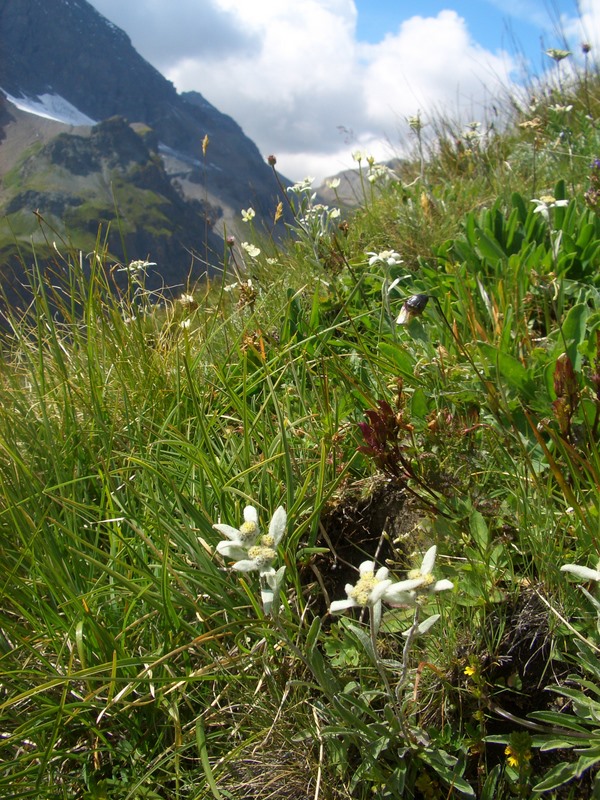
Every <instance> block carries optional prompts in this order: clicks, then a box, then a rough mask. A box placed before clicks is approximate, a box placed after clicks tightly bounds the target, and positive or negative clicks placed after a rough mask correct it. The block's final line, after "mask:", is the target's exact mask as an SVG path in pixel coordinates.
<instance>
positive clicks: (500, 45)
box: [355, 0, 577, 72]
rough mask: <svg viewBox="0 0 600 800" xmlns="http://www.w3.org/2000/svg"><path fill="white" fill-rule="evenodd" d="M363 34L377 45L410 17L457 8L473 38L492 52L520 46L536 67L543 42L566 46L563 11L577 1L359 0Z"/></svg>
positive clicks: (574, 8)
mask: <svg viewBox="0 0 600 800" xmlns="http://www.w3.org/2000/svg"><path fill="white" fill-rule="evenodd" d="M355 5H356V8H357V10H358V24H357V37H358V38H359V39H361V40H362V41H365V42H371V43H376V42H378V41H381V39H382V38H383V37H384V36H385V35H386V33H388V32H390V31H391V30H396V29H397V28H398V27H399V26H400V25H401V24H402V22H403V21H404V20H406V19H407V18H409V17H411V16H413V15H415V14H418V15H420V16H422V17H435V16H436V15H437V14H439V12H440V11H442V10H444V9H452V10H454V11H456V12H457V13H458V14H459V15H460V16H461V17H464V19H465V20H466V22H467V24H468V27H469V31H470V33H471V35H472V36H473V38H474V39H475V40H476V41H477V42H479V43H480V44H481V45H483V46H484V47H485V48H487V49H489V50H492V51H494V50H499V49H504V50H509V51H513V50H514V49H515V48H517V49H518V50H519V51H522V52H523V53H524V54H525V55H526V56H527V58H528V60H529V63H530V65H531V67H532V69H533V70H534V71H536V72H538V71H539V70H540V69H543V66H544V58H543V53H542V48H541V40H543V42H544V45H545V47H560V46H562V37H561V31H560V18H561V15H566V16H571V17H574V16H576V14H577V3H576V1H575V0H547V1H545V0H450V2H440V1H439V0H420V2H419V3H418V4H416V3H414V2H412V1H411V0H355Z"/></svg>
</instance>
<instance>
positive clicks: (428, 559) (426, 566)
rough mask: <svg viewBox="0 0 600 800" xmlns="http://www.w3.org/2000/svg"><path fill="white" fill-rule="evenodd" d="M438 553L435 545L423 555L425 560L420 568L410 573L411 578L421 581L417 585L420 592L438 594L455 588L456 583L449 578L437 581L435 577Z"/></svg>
mask: <svg viewBox="0 0 600 800" xmlns="http://www.w3.org/2000/svg"><path fill="white" fill-rule="evenodd" d="M436 555H437V547H436V546H435V545H433V547H430V548H429V550H428V551H427V552H426V553H425V555H424V556H423V561H422V563H421V567H420V568H419V569H413V570H411V571H410V572H409V573H408V577H409V580H416V581H419V583H418V585H417V586H416V587H415V588H416V590H417V593H418V594H437V593H438V592H443V591H445V590H446V589H453V588H454V584H453V583H452V581H449V580H446V579H444V580H441V581H436V579H435V578H434V577H433V568H434V566H435V557H436Z"/></svg>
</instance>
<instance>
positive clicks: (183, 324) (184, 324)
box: [179, 317, 192, 330]
mask: <svg viewBox="0 0 600 800" xmlns="http://www.w3.org/2000/svg"><path fill="white" fill-rule="evenodd" d="M191 324H192V320H191V319H190V318H189V317H188V318H187V319H182V320H181V322H180V323H179V327H180V328H183V329H184V330H187V329H188V328H189V327H190V326H191Z"/></svg>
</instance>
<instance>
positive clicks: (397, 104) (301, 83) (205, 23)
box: [91, 0, 600, 180]
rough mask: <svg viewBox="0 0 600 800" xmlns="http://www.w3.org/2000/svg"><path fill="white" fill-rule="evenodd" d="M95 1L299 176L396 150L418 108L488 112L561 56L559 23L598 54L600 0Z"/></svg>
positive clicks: (144, 49)
mask: <svg viewBox="0 0 600 800" xmlns="http://www.w3.org/2000/svg"><path fill="white" fill-rule="evenodd" d="M91 2H92V5H94V6H96V8H97V9H98V10H99V11H101V13H103V14H104V15H105V16H106V17H107V18H108V19H109V20H111V22H114V23H115V24H116V25H118V26H119V27H121V28H123V29H124V30H125V31H126V32H127V33H128V34H129V36H130V38H131V40H132V42H133V45H134V46H135V47H136V49H137V50H138V51H139V52H140V53H141V54H142V55H143V56H144V58H146V59H147V60H148V61H150V63H152V64H153V65H154V66H155V67H156V68H157V69H159V70H160V71H161V72H162V73H163V74H164V75H165V76H166V77H167V78H169V79H170V80H171V81H173V83H174V84H175V86H176V87H177V89H178V90H180V91H188V90H196V91H198V92H200V93H201V94H203V95H204V96H205V97H206V99H207V100H209V101H210V102H211V103H213V104H214V105H215V106H216V107H217V108H218V109H219V110H220V111H223V112H224V113H226V114H229V115H230V116H232V117H233V118H234V119H235V120H236V122H238V123H239V124H240V125H241V126H242V128H243V129H244V131H245V132H246V133H247V134H248V135H249V136H250V137H251V138H252V139H253V140H254V142H255V143H256V144H257V146H258V147H259V149H260V150H261V152H262V153H263V154H264V155H265V156H266V155H268V154H270V153H273V154H276V155H277V158H278V164H279V165H280V166H281V170H282V172H283V173H284V174H286V175H287V176H288V177H290V178H293V179H301V178H303V177H304V176H306V175H314V176H315V177H316V178H317V179H318V180H320V179H322V178H323V177H324V176H326V175H331V174H334V173H336V172H338V171H340V170H341V169H344V168H347V167H350V166H353V161H352V153H353V152H356V150H361V151H363V152H365V153H367V154H372V155H373V156H374V157H375V158H377V159H385V158H390V157H392V156H394V155H399V154H402V152H403V151H404V150H405V148H406V146H407V142H408V141H409V140H410V133H409V130H408V127H407V123H406V120H407V117H409V116H413V115H415V114H417V113H419V114H421V115H422V117H423V119H424V121H425V122H426V123H428V122H430V121H433V120H434V118H435V116H436V115H444V116H446V117H447V116H450V117H452V118H454V119H456V120H457V123H460V124H466V123H467V122H468V121H472V120H476V119H477V120H480V121H482V122H483V123H484V124H485V122H486V119H487V118H488V117H489V109H490V105H491V104H495V105H496V106H497V105H498V103H499V102H500V103H502V101H503V99H504V100H505V99H506V98H507V96H508V95H514V93H515V92H518V91H519V85H520V83H521V82H522V80H523V78H524V76H525V77H526V78H527V79H528V80H531V78H532V75H541V74H542V73H543V71H544V70H545V69H552V68H553V67H554V66H555V65H554V64H553V62H552V61H551V60H550V59H549V58H548V57H547V56H545V55H544V54H543V50H542V44H543V46H544V47H562V46H563V44H564V42H563V38H562V34H563V33H564V34H566V35H567V36H568V37H569V42H570V45H571V47H572V48H573V49H574V52H575V53H576V54H578V53H579V52H580V44H581V41H582V38H584V34H583V32H582V28H581V24H580V22H581V21H583V22H584V27H585V31H586V32H585V39H587V40H588V41H590V43H591V44H592V45H593V50H592V55H594V54H595V53H596V50H598V51H599V52H600V0H579V2H578V3H576V2H575V0H448V1H447V2H434V0H420V2H419V3H415V2H414V0H128V2H123V0H91ZM578 8H579V13H578V10H577V9H578ZM575 57H576V55H574V58H575ZM208 133H209V134H210V132H208Z"/></svg>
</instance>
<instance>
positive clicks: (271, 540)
mask: <svg viewBox="0 0 600 800" xmlns="http://www.w3.org/2000/svg"><path fill="white" fill-rule="evenodd" d="M286 522H287V515H286V513H285V510H284V508H283V507H282V506H279V508H278V509H277V510H276V511H275V513H274V514H273V517H272V519H271V522H270V524H269V532H268V533H267V534H265V535H264V536H260V538H259V539H258V540H256V539H255V540H254V542H252V543H251V544H250V545H249V546H247V547H242V548H240V550H241V552H240V550H235V551H234V549H233V548H232V547H227V545H228V542H221V543H220V544H221V545H224V547H223V546H222V547H221V548H220V549H219V545H217V550H218V551H219V552H220V553H221V554H222V555H229V557H230V558H237V559H238V560H237V561H236V562H235V564H233V565H232V567H233V569H236V570H238V572H254V571H257V572H258V573H259V574H260V575H261V576H263V577H267V578H268V577H274V576H275V574H276V573H275V570H274V569H273V562H274V561H275V559H276V558H277V545H278V544H279V542H280V541H281V539H282V538H283V534H284V533H285V526H286ZM215 527H216V526H215ZM242 527H243V526H242ZM257 528H258V525H257ZM222 532H223V531H222ZM225 535H227V534H225ZM225 549H227V551H228V552H227V553H224V550H225ZM234 552H235V555H234Z"/></svg>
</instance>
